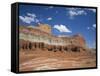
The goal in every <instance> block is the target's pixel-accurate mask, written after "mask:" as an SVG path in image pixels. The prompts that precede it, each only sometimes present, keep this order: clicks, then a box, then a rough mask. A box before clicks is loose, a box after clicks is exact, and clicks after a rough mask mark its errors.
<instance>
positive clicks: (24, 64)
mask: <svg viewBox="0 0 100 76" xmlns="http://www.w3.org/2000/svg"><path fill="white" fill-rule="evenodd" d="M86 67H96V57H95V54H94V53H90V52H86V51H82V52H68V51H67V52H61V51H57V52H53V51H47V50H40V49H36V50H35V51H34V50H20V52H19V70H20V71H36V70H52V69H53V70H54V69H69V68H86Z"/></svg>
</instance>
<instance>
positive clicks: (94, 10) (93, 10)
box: [87, 9, 96, 13]
mask: <svg viewBox="0 0 100 76" xmlns="http://www.w3.org/2000/svg"><path fill="white" fill-rule="evenodd" d="M87 10H89V11H92V12H94V13H95V12H96V9H87Z"/></svg>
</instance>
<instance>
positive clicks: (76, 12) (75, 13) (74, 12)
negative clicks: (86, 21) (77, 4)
mask: <svg viewBox="0 0 100 76" xmlns="http://www.w3.org/2000/svg"><path fill="white" fill-rule="evenodd" d="M86 14H87V13H86V12H85V11H84V10H69V16H70V18H74V17H75V16H78V15H86Z"/></svg>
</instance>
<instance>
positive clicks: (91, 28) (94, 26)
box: [87, 24, 96, 30]
mask: <svg viewBox="0 0 100 76" xmlns="http://www.w3.org/2000/svg"><path fill="white" fill-rule="evenodd" d="M95 28H96V24H93V25H92V26H91V27H87V29H88V30H95Z"/></svg>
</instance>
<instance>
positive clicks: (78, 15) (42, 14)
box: [19, 5, 96, 47]
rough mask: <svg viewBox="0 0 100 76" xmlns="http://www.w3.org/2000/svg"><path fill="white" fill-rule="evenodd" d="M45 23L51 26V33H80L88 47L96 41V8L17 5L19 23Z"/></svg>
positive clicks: (33, 24)
mask: <svg viewBox="0 0 100 76" xmlns="http://www.w3.org/2000/svg"><path fill="white" fill-rule="evenodd" d="M37 23H46V24H49V25H50V26H51V27H52V34H53V35H57V36H58V35H75V34H81V35H82V36H83V37H84V38H85V40H86V42H87V45H88V46H89V47H95V42H96V10H95V9H94V8H75V7H74V8H73V7H58V6H56V7H54V6H36V5H20V6H19V25H25V26H29V25H31V26H35V25H36V24H37Z"/></svg>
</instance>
